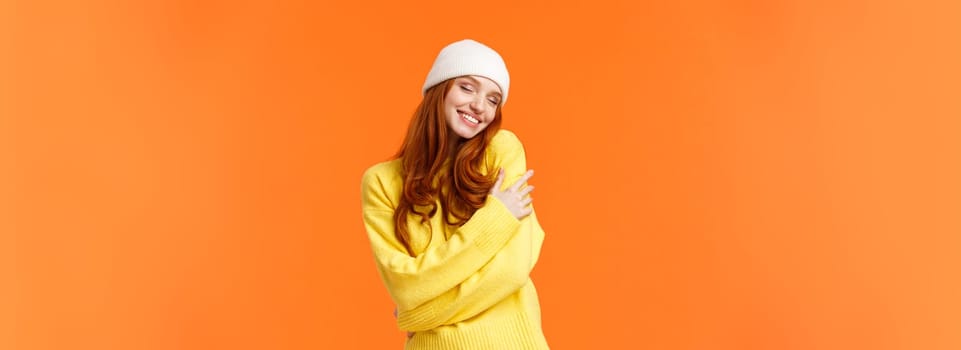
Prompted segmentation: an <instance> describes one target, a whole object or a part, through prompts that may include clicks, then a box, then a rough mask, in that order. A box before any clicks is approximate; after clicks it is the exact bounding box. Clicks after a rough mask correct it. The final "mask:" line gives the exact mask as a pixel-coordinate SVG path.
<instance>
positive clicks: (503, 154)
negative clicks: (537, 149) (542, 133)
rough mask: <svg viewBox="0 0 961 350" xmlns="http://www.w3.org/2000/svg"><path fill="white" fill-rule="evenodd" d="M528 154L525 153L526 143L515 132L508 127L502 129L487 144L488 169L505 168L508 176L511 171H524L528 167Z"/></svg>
mask: <svg viewBox="0 0 961 350" xmlns="http://www.w3.org/2000/svg"><path fill="white" fill-rule="evenodd" d="M526 158H527V156H526V154H525V153H524V145H523V144H521V140H520V139H519V138H518V137H517V135H515V134H514V133H513V132H511V131H510V130H507V129H500V130H498V131H497V134H494V137H493V138H492V139H491V143H490V145H488V146H487V164H488V167H489V168H488V169H490V170H492V171H496V170H497V169H500V168H505V169H504V170H506V171H507V172H508V176H510V175H511V173H514V172H518V171H520V172H521V173H523V172H524V171H526V169H527V164H526V162H527V160H526Z"/></svg>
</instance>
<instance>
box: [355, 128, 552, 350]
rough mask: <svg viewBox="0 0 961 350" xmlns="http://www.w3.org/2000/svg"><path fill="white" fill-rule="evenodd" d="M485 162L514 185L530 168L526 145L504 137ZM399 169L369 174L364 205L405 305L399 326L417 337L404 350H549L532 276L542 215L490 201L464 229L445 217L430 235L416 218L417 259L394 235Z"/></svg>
mask: <svg viewBox="0 0 961 350" xmlns="http://www.w3.org/2000/svg"><path fill="white" fill-rule="evenodd" d="M485 165H486V168H485V169H483V171H486V172H488V173H490V172H496V171H497V170H498V169H500V168H504V171H505V180H504V184H503V187H504V188H506V187H507V186H509V185H511V184H513V183H514V182H515V181H516V180H517V179H519V178H520V177H521V176H522V175H523V173H524V172H525V171H527V165H526V161H525V156H524V148H523V146H522V145H521V143H520V141H519V140H518V139H517V137H516V136H515V135H514V134H513V133H511V132H510V131H507V130H501V131H499V132H498V133H497V135H495V136H494V139H493V140H492V142H491V145H490V146H489V147H488V149H487V154H486V163H485ZM400 171H401V168H400V160H392V161H387V162H383V163H378V164H376V165H374V166H372V167H370V168H369V169H367V171H366V172H365V173H364V176H363V181H362V202H363V218H364V225H365V227H366V229H367V235H368V238H369V240H370V244H371V250H372V252H373V256H374V261H375V262H376V266H377V270H378V272H379V273H380V276H381V280H382V281H383V282H384V285H385V286H386V287H387V291H388V292H389V293H390V295H391V298H392V299H393V300H394V302H395V303H396V304H397V307H398V317H397V325H398V327H399V328H400V329H402V330H405V331H412V332H414V333H415V334H414V336H413V337H412V338H411V339H410V340H408V341H407V343H406V346H405V348H406V349H411V350H418V349H547V348H548V346H547V342H546V340H545V339H544V335H543V332H542V330H541V322H540V316H541V315H540V305H539V302H538V299H537V292H536V290H535V289H534V285H533V283H532V282H531V280H530V277H529V276H530V272H531V269H533V267H534V265H535V264H536V262H537V259H538V256H539V254H540V248H541V244H542V243H543V240H544V231H543V230H542V229H541V227H540V225H539V224H538V222H537V216H536V213H532V214H531V215H530V216H528V217H525V218H523V219H521V220H517V219H516V218H514V216H513V215H512V214H511V213H510V211H509V210H508V209H507V208H506V207H505V206H504V205H503V204H502V203H501V202H500V200H498V199H496V198H494V197H492V196H488V197H487V199H486V202H485V204H484V206H483V207H482V208H480V209H478V210H477V211H476V212H475V213H474V215H473V216H472V217H471V218H470V219H469V220H468V221H467V222H466V223H465V224H464V225H462V226H460V227H450V226H447V225H446V224H445V223H444V222H443V220H442V218H441V217H440V215H439V214H438V215H435V216H434V217H432V218H431V221H430V222H431V227H432V228H433V229H429V228H427V227H426V225H421V224H420V223H419V217H416V216H411V219H410V220H409V223H408V225H409V228H410V233H411V237H412V242H414V243H413V244H412V245H413V248H414V252H415V256H414V257H411V256H410V255H408V254H407V251H406V249H405V248H404V246H403V245H402V244H401V243H400V242H399V241H397V239H396V237H395V235H394V221H393V212H394V208H396V205H397V203H398V202H399V199H400V196H401V191H402V188H403V179H402V178H401V175H400ZM438 205H439V202H438ZM437 212H438V213H440V212H441V211H440V210H438V211H437ZM429 237H430V239H428V238H429ZM448 237H449V238H448ZM428 241H429V244H428V243H427V242H428Z"/></svg>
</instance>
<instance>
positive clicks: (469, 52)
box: [421, 39, 511, 105]
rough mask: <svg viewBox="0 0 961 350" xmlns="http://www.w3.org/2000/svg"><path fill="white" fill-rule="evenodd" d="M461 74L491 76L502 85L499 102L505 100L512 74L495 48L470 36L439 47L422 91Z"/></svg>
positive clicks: (491, 78)
mask: <svg viewBox="0 0 961 350" xmlns="http://www.w3.org/2000/svg"><path fill="white" fill-rule="evenodd" d="M464 75H479V76H482V77H485V78H487V79H490V80H493V81H494V82H495V83H497V86H499V87H500V88H501V93H502V94H503V96H501V105H504V103H506V102H507V89H508V88H509V87H510V82H511V78H510V75H508V74H507V66H506V65H505V64H504V59H502V58H501V56H500V55H499V54H497V52H496V51H494V49H491V48H489V47H487V46H486V45H484V44H481V43H479V42H476V41H474V40H470V39H464V40H461V41H458V42H455V43H453V44H450V45H447V46H446V47H444V48H443V49H441V50H440V54H438V55H437V59H435V60H434V66H433V67H431V68H430V72H429V73H427V80H426V81H424V88H423V90H422V91H421V93H426V92H427V89H430V88H431V87H432V86H434V85H437V84H439V83H441V82H443V81H445V80H447V79H450V78H456V77H459V76H464Z"/></svg>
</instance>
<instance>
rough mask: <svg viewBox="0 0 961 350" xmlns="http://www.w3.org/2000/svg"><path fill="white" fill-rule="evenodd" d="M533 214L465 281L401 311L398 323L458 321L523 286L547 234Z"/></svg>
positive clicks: (412, 326) (416, 326)
mask: <svg viewBox="0 0 961 350" xmlns="http://www.w3.org/2000/svg"><path fill="white" fill-rule="evenodd" d="M494 200H496V199H494ZM533 215H534V214H533V213H532V214H531V216H530V217H527V218H524V219H523V220H521V227H520V228H519V232H518V233H517V235H516V236H515V237H514V238H513V239H511V241H510V242H509V243H508V244H507V245H506V246H504V249H503V250H501V251H500V252H498V253H497V254H496V255H495V256H494V258H493V259H492V260H491V261H490V263H488V264H487V265H484V267H482V268H481V269H480V270H479V271H477V273H475V274H473V275H471V276H470V277H469V278H468V279H467V280H466V281H464V282H462V283H460V284H458V285H457V286H456V287H454V288H452V289H451V290H449V291H447V292H445V293H444V294H442V295H440V296H438V297H437V298H434V299H431V300H429V301H427V302H425V303H423V304H421V305H419V306H417V307H416V308H414V309H411V310H406V311H400V312H399V313H398V316H397V325H398V327H399V328H400V329H403V330H407V331H415V332H417V331H424V330H428V329H433V328H436V327H439V326H442V325H450V324H455V323H458V322H461V321H464V320H467V319H470V318H471V317H474V316H476V315H478V314H480V313H481V312H483V311H485V310H487V309H488V308H490V307H492V306H494V305H496V304H497V303H499V302H501V301H502V300H504V299H505V298H507V297H509V296H511V295H513V294H514V293H516V292H517V291H518V290H519V289H521V288H522V287H524V285H526V284H527V283H528V282H529V281H530V277H529V276H530V272H531V270H532V269H533V267H534V264H535V263H536V259H537V255H538V253H539V251H540V244H541V242H543V237H544V231H543V230H542V229H541V227H540V225H539V224H538V223H537V219H536V217H533Z"/></svg>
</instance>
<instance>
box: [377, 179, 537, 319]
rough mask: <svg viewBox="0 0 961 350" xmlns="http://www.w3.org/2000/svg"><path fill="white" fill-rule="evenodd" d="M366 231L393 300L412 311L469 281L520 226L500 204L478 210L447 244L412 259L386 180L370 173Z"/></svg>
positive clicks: (489, 202)
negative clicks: (397, 232) (399, 235)
mask: <svg viewBox="0 0 961 350" xmlns="http://www.w3.org/2000/svg"><path fill="white" fill-rule="evenodd" d="M362 190H363V191H362V192H363V194H362V201H363V215H364V225H365V227H366V229H367V235H368V238H369V239H370V244H371V249H372V250H373V253H374V258H375V263H376V265H377V269H378V271H379V272H380V275H381V279H382V280H383V281H384V284H385V286H386V287H387V290H388V292H389V293H390V295H391V298H392V299H393V300H394V302H395V303H396V304H397V306H398V309H400V310H401V311H404V310H410V309H413V308H415V307H417V306H418V305H420V304H423V303H424V302H427V301H428V300H431V299H434V298H437V297H438V296H440V295H441V294H443V293H445V292H446V291H449V290H450V289H451V288H454V287H455V286H457V285H458V284H460V283H461V282H463V281H465V280H467V279H468V278H469V277H470V276H471V275H473V274H474V273H475V272H477V271H478V270H480V269H481V267H483V266H484V265H485V264H487V263H488V262H489V261H490V260H491V258H493V256H494V254H496V253H497V252H498V251H500V250H501V249H502V248H503V247H504V245H505V244H507V242H508V241H509V240H510V239H511V238H512V237H513V236H514V234H515V232H516V231H517V227H518V226H520V222H519V221H518V220H517V219H516V218H514V216H513V215H512V214H511V213H510V211H509V210H507V208H505V207H504V206H503V205H502V204H501V203H499V202H497V201H496V199H495V200H494V201H495V202H491V201H490V198H489V199H488V204H487V205H485V206H484V207H482V208H480V209H478V210H477V211H476V212H475V213H474V216H473V217H471V219H470V220H468V221H467V222H466V223H465V224H464V225H462V226H461V227H459V228H458V229H457V230H456V231H455V232H454V233H453V234H452V235H451V237H450V239H448V240H447V241H445V242H442V243H440V244H437V245H435V246H433V247H431V248H429V249H428V250H427V251H425V252H424V253H422V254H419V255H418V256H417V257H411V256H410V255H408V254H407V252H406V249H404V247H403V246H402V245H401V244H400V243H399V242H398V241H397V239H396V238H395V237H394V221H393V213H394V210H393V206H392V205H391V204H390V200H389V199H388V198H387V195H386V191H385V187H384V184H383V183H382V180H381V179H379V178H378V176H376V174H374V173H372V172H371V171H368V172H367V173H365V174H364V179H363V183H362Z"/></svg>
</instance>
